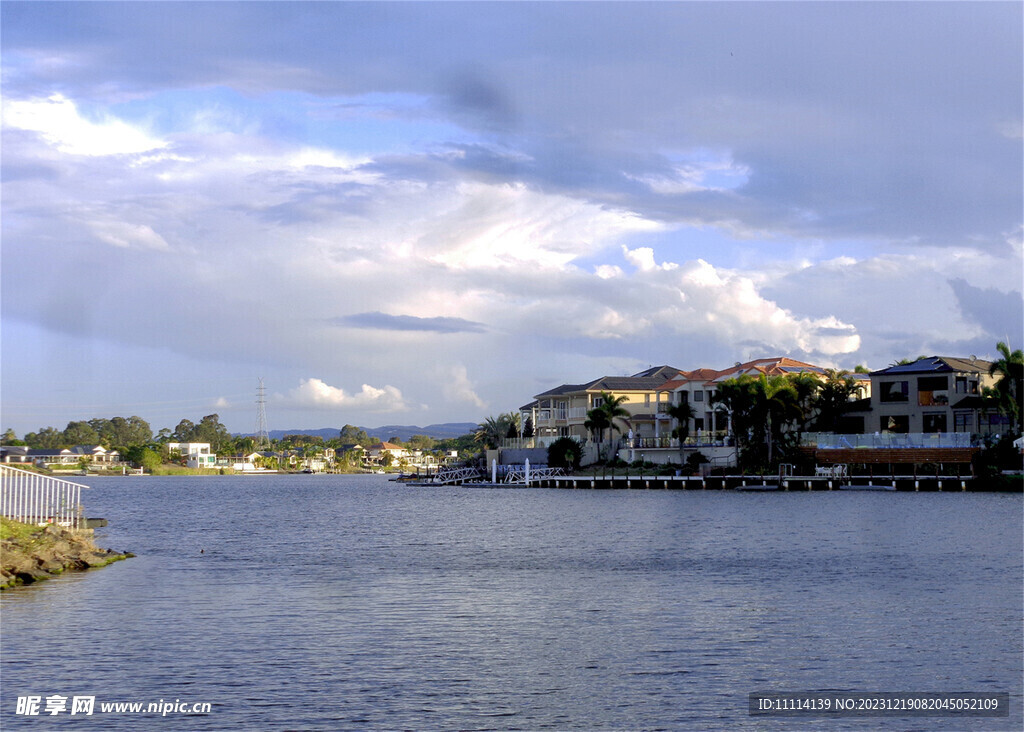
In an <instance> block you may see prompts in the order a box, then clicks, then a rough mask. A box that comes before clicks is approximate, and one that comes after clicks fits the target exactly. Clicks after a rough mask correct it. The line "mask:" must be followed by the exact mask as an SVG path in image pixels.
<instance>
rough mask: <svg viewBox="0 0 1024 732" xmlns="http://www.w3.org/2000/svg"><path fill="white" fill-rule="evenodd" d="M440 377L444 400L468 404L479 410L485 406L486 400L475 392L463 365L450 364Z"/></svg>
mask: <svg viewBox="0 0 1024 732" xmlns="http://www.w3.org/2000/svg"><path fill="white" fill-rule="evenodd" d="M441 378H442V394H443V395H444V398H445V399H446V400H448V401H452V402H457V403H463V404H470V405H472V406H473V407H475V408H476V409H479V410H483V409H486V408H487V402H485V401H484V400H483V399H481V398H480V396H479V395H478V394H477V393H476V390H475V389H474V387H473V384H472V382H471V381H470V380H469V375H468V374H467V372H466V367H465V366H464V365H462V364H456V365H454V366H452V367H451V369H449V370H448V372H447V373H446V374H442V376H441Z"/></svg>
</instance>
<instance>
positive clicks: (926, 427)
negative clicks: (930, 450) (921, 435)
mask: <svg viewBox="0 0 1024 732" xmlns="http://www.w3.org/2000/svg"><path fill="white" fill-rule="evenodd" d="M945 431H946V413H945V412H934V413H929V412H925V414H924V419H923V426H922V432H945Z"/></svg>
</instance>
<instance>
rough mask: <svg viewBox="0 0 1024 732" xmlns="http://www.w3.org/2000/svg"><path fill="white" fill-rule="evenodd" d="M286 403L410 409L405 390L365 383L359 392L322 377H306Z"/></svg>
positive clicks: (377, 409) (314, 405) (292, 391)
mask: <svg viewBox="0 0 1024 732" xmlns="http://www.w3.org/2000/svg"><path fill="white" fill-rule="evenodd" d="M284 401H285V402H290V403H291V404H292V405H294V406H299V407H315V408H324V409H340V408H345V409H358V410H365V411H369V412H401V411H405V410H407V409H409V405H408V404H406V402H405V399H404V398H403V397H402V392H401V391H399V390H398V389H396V388H395V387H393V386H384V387H381V388H377V387H375V386H370V385H369V384H363V386H362V389H361V390H360V391H359V392H358V393H356V394H350V393H348V392H346V391H345V390H344V389H340V388H338V387H336V386H331V385H330V384H327V383H325V382H324V381H323V380H322V379H315V378H313V379H303V380H302V382H301V383H300V384H299V385H298V386H297V387H296V388H294V389H292V390H291V392H290V393H289V394H288V396H287V398H286V399H285V400H284Z"/></svg>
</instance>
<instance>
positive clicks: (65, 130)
mask: <svg viewBox="0 0 1024 732" xmlns="http://www.w3.org/2000/svg"><path fill="white" fill-rule="evenodd" d="M3 121H4V125H6V126H8V127H13V128H16V129H22V130H30V131H32V132H37V133H39V134H40V136H42V138H43V139H44V140H46V141H47V142H48V143H50V144H51V145H53V146H54V147H56V148H57V149H58V150H60V151H61V152H64V153H68V154H70V155H89V156H93V155H120V154H127V153H142V152H147V151H149V150H154V149H157V148H162V147H166V146H167V144H168V143H167V141H165V140H161V139H158V138H155V137H152V136H151V135H149V134H148V133H146V132H145V131H144V130H142V129H139V128H138V127H134V126H132V125H130V124H128V123H127V122H124V121H123V120H120V119H117V118H116V117H113V116H112V115H109V114H102V115H100V117H99V119H97V120H95V121H94V120H89V119H86V118H85V117H83V116H82V115H81V113H80V112H79V110H78V107H77V105H76V104H75V103H74V102H73V101H72V100H70V99H67V98H65V97H64V96H62V95H60V94H54V95H52V96H50V97H49V98H47V99H24V100H12V101H7V102H5V104H4V114H3Z"/></svg>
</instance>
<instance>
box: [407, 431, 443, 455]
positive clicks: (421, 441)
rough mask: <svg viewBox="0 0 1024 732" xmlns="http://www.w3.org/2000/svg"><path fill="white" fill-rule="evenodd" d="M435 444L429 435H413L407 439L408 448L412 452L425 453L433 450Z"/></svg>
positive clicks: (435, 441)
mask: <svg viewBox="0 0 1024 732" xmlns="http://www.w3.org/2000/svg"><path fill="white" fill-rule="evenodd" d="M436 444H437V440H435V439H434V438H433V437H430V436H429V435H413V436H412V437H410V438H409V447H410V448H411V449H413V450H423V451H424V452H426V451H429V450H433V449H434V445H436Z"/></svg>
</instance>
